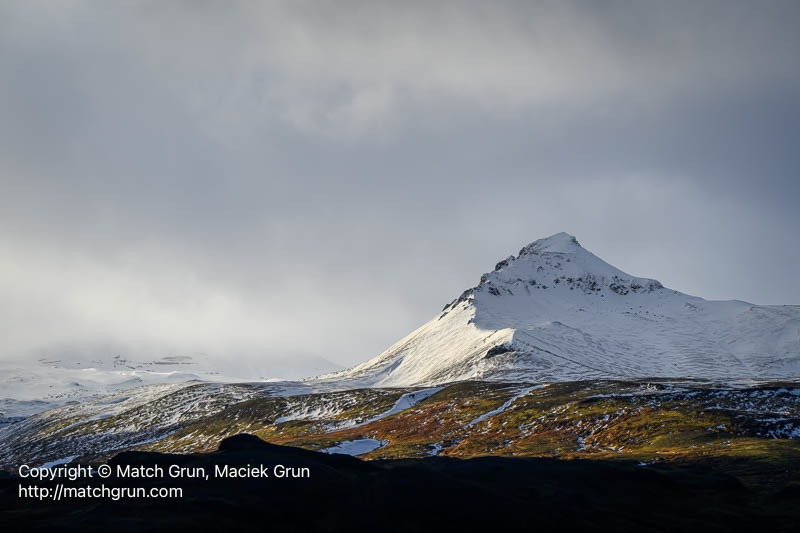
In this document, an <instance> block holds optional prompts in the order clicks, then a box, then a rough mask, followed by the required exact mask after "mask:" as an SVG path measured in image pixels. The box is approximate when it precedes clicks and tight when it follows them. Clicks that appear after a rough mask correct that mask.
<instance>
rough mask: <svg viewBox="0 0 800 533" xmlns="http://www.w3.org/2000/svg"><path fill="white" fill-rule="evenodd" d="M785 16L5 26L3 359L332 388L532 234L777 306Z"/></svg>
mask: <svg viewBox="0 0 800 533" xmlns="http://www.w3.org/2000/svg"><path fill="white" fill-rule="evenodd" d="M798 11H800V10H798V9H797V7H796V4H795V3H792V2H786V3H783V2H770V3H768V4H763V5H760V6H754V5H752V4H750V3H745V2H743V3H734V2H719V3H717V2H703V3H700V4H697V3H694V2H691V3H677V2H676V3H669V4H663V3H653V4H647V3H637V4H630V3H627V2H620V3H617V2H608V3H604V4H603V5H602V6H599V5H594V4H591V3H579V2H545V3H537V4H536V5H532V4H530V3H527V2H519V3H517V2H504V3H492V4H486V3H482V2H474V3H471V2H437V3H435V4H431V3H415V2H404V3H396V2H392V3H389V2H330V3H325V2H309V3H306V2H270V3H249V2H248V3H244V2H241V3H240V2H233V3H211V2H209V3H199V2H172V3H169V4H165V3H163V2H131V3H124V4H114V5H110V4H107V3H102V4H101V3H97V2H78V1H75V2H59V3H53V2H24V3H16V4H4V5H3V6H2V7H0V49H2V50H3V53H1V54H0V116H2V120H0V186H1V187H2V193H3V194H0V242H2V248H1V249H0V321H2V323H3V324H4V325H6V329H7V331H9V332H10V333H9V334H8V335H6V337H5V339H4V341H3V343H2V345H0V358H9V357H20V356H30V354H33V353H36V352H37V351H41V350H43V349H47V348H48V347H58V346H67V345H69V346H71V347H78V348H77V351H80V349H81V348H80V347H81V346H89V345H103V346H112V345H113V346H116V347H120V348H124V349H126V350H129V351H132V352H147V353H150V352H155V351H173V352H175V351H178V352H180V351H193V350H201V351H204V352H211V353H213V354H214V355H215V356H216V357H218V358H220V359H226V360H231V359H237V358H238V359H241V360H242V361H245V360H247V361H248V364H249V362H252V361H256V362H263V363H264V365H266V366H269V362H270V361H279V360H284V361H285V358H286V357H287V354H295V355H291V357H295V356H296V357H301V356H300V355H296V354H307V355H309V356H312V355H313V356H321V357H326V358H330V359H332V360H334V361H337V362H340V363H344V364H352V363H356V362H359V361H361V360H364V359H366V358H368V357H370V356H372V355H375V354H376V353H377V352H379V351H381V350H382V349H383V348H385V347H386V346H388V345H389V344H391V343H392V342H394V341H395V340H396V339H398V338H400V337H402V336H403V335H405V334H406V333H407V332H408V331H410V330H411V329H413V328H414V327H416V326H418V325H419V324H421V323H422V322H423V321H425V320H427V319H428V318H430V317H431V316H433V315H434V314H435V313H436V311H438V309H440V308H441V306H442V305H443V304H444V303H445V302H447V301H449V300H451V299H452V298H453V297H454V296H455V295H457V294H458V293H460V292H461V291H462V290H463V289H464V288H466V287H468V286H471V285H473V284H474V283H475V281H476V279H477V277H478V276H479V275H480V273H482V272H484V271H486V270H489V269H491V268H492V266H493V265H494V263H495V262H496V261H497V260H498V259H499V258H502V257H505V256H507V255H508V254H509V253H512V252H515V251H516V250H518V249H519V248H520V247H521V246H522V245H523V244H525V243H527V242H529V241H531V240H534V239H536V238H539V237H543V236H546V235H548V234H550V233H555V232H557V231H569V232H571V233H574V234H576V235H577V236H578V238H579V239H580V240H581V242H582V243H584V244H585V245H586V246H587V247H588V248H589V249H591V250H593V251H595V252H596V253H597V254H598V255H600V256H602V257H604V258H605V259H607V260H609V261H610V262H612V263H613V264H615V265H617V266H619V267H620V268H622V269H623V270H628V271H631V272H632V273H634V274H638V275H643V276H652V277H657V278H659V279H661V281H663V282H664V283H665V284H667V285H669V286H674V287H675V288H677V289H680V290H685V291H688V292H693V293H697V294H699V295H701V296H706V297H713V298H742V299H750V300H754V301H757V302H759V303H762V302H770V303H791V302H798V301H800V287H798V286H797V283H796V282H795V281H794V277H795V274H794V272H792V265H796V264H797V261H798V259H800V251H799V250H798V245H797V242H796V239H795V238H794V236H793V234H792V231H791V229H790V228H795V227H798V226H800V214H798V212H797V210H796V206H795V203H796V201H795V199H796V198H798V197H799V196H800V185H798V183H797V180H796V176H797V175H798V172H800V156H798V153H797V150H796V149H795V147H794V144H795V143H794V140H795V139H797V138H798V136H800V104H798V102H797V99H796V96H795V95H796V94H797V89H798V81H799V80H800V73H798V71H797V70H796V68H795V54H796V50H798V49H800V42H798V41H800V37H799V36H798V34H797V32H796V25H797V24H796V23H797V21H798ZM71 349H72V348H71ZM73 351H74V350H73ZM243 364H244V363H243Z"/></svg>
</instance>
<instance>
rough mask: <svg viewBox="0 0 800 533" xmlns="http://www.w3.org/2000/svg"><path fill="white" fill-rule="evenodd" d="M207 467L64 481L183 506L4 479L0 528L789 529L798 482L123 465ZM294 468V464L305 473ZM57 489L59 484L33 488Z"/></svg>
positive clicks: (607, 467) (490, 464)
mask: <svg viewBox="0 0 800 533" xmlns="http://www.w3.org/2000/svg"><path fill="white" fill-rule="evenodd" d="M155 464H158V465H161V466H162V467H164V468H166V467H167V466H168V465H178V466H179V467H188V468H190V469H191V471H195V467H203V468H204V469H205V470H206V471H207V472H209V473H210V474H211V477H210V479H208V480H205V479H194V478H186V477H184V478H181V479H170V478H169V477H168V476H165V477H160V478H157V479H132V478H128V479H124V480H121V479H115V478H114V477H111V478H108V479H106V480H100V479H97V478H95V479H92V480H87V479H80V480H77V481H74V482H70V481H65V482H63V483H64V485H65V486H69V487H78V486H82V485H86V484H93V485H99V484H100V483H101V482H102V483H104V484H105V485H106V486H107V487H123V486H124V487H146V488H148V489H149V488H151V487H154V486H156V487H169V486H174V487H181V488H182V489H183V497H182V498H155V499H151V498H123V499H120V500H119V501H113V500H111V499H109V498H105V499H64V500H62V501H53V500H52V499H46V500H42V501H39V500H37V499H31V498H28V499H21V498H19V493H18V490H19V489H18V486H19V485H20V483H22V484H23V485H27V484H29V483H33V481H31V480H21V479H20V478H18V477H16V476H11V475H8V474H6V475H4V476H3V477H2V479H0V506H1V507H0V516H2V522H5V523H7V524H15V528H19V529H24V530H51V529H52V530H61V531H63V530H68V531H69V530H89V531H91V530H102V531H151V530H172V531H175V530H186V529H195V530H197V529H198V528H199V529H200V530H203V529H206V528H208V527H210V526H214V527H215V528H219V527H248V528H257V529H258V530H275V531H345V530H348V531H350V530H352V531H357V530H359V529H365V530H366V528H369V530H376V531H429V530H440V531H454V530H456V528H475V527H480V528H493V529H494V528H498V527H525V528H527V529H537V530H542V531H549V530H569V529H572V528H577V527H581V528H587V530H589V531H597V530H598V529H599V530H613V531H733V530H742V528H752V530H753V531H788V530H791V529H793V528H796V527H797V524H798V523H800V487H794V488H793V487H791V486H790V487H785V486H784V487H783V488H781V489H780V490H778V491H769V490H766V489H765V490H763V491H761V490H753V489H748V488H745V487H744V486H743V485H742V484H741V483H740V482H739V481H738V480H737V479H736V478H735V477H732V476H730V475H727V474H724V473H721V472H719V471H718V470H716V469H712V468H710V467H707V466H697V465H695V466H692V465H680V466H678V465H659V466H644V467H643V466H638V465H637V464H635V463H629V462H609V461H603V462H601V461H591V460H559V459H550V458H501V457H483V458H474V459H467V460H464V459H455V458H445V457H439V458H437V457H431V458H426V459H404V460H387V461H371V462H365V461H361V460H359V459H355V458H352V457H349V456H344V455H327V454H323V453H318V452H313V451H309V450H303V449H299V448H292V447H286V446H277V445H273V444H268V443H266V442H264V441H262V440H260V439H258V438H256V437H253V436H250V435H237V436H235V437H231V438H228V439H226V440H224V441H223V442H222V444H221V446H220V449H219V451H216V452H213V453H208V454H193V455H173V454H161V453H154V452H125V453H121V454H119V455H117V456H116V457H115V458H113V459H112V460H111V461H109V465H111V466H112V467H113V468H114V469H115V470H116V466H117V465H131V466H134V467H136V466H141V465H155ZM262 464H263V465H268V466H270V467H272V466H274V465H277V464H280V465H283V466H284V467H295V468H302V467H306V468H308V469H309V470H308V471H309V472H310V473H311V477H310V478H275V477H269V478H266V479H265V478H247V479H243V478H237V479H231V478H221V479H220V478H215V477H214V475H213V473H214V465H231V466H244V465H251V466H255V465H262ZM298 472H299V470H298ZM38 484H39V485H40V486H46V487H53V486H54V485H55V483H54V482H38Z"/></svg>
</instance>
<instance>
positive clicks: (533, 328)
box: [325, 233, 800, 386]
mask: <svg viewBox="0 0 800 533" xmlns="http://www.w3.org/2000/svg"><path fill="white" fill-rule="evenodd" d="M632 245H634V246H635V244H633V243H632ZM720 268H724V266H723V265H721V266H720ZM799 374H800V306H760V305H753V304H750V303H747V302H743V301H738V300H729V301H709V300H705V299H703V298H699V297H696V296H690V295H687V294H683V293H680V292H678V291H674V290H671V289H669V288H666V287H664V286H663V285H662V284H661V283H660V282H658V281H656V280H653V279H647V278H640V277H636V276H631V275H630V274H627V273H625V272H622V271H621V270H619V269H617V268H615V267H613V266H612V265H609V264H608V263H606V262H605V261H603V260H602V259H600V258H599V257H597V256H595V255H594V254H592V253H591V252H589V251H588V250H586V249H584V248H583V247H582V246H581V245H580V244H579V243H578V241H577V239H576V238H575V237H573V236H572V235H569V234H567V233H558V234H555V235H552V236H550V237H548V238H545V239H540V240H537V241H535V242H533V243H531V244H529V245H527V246H525V247H524V248H522V250H520V252H519V254H518V256H517V257H514V256H510V257H508V258H506V259H504V260H502V261H500V262H499V263H498V264H497V266H496V267H495V269H494V271H492V272H490V273H488V274H484V275H483V276H482V277H481V280H480V283H479V284H478V285H477V286H476V287H473V288H471V289H467V290H466V291H464V293H463V294H461V295H460V296H459V297H458V298H456V299H455V300H453V301H452V302H451V303H449V304H447V305H446V306H445V307H444V309H443V310H442V312H441V314H439V315H438V316H436V317H434V318H433V319H432V320H431V321H429V322H428V323H426V324H425V325H423V326H422V327H420V328H419V329H417V330H416V331H414V332H412V333H411V334H410V335H408V336H407V337H405V338H403V339H401V340H400V341H398V342H397V343H395V344H394V345H392V346H391V347H390V348H389V349H387V350H386V351H385V352H383V353H382V354H380V355H379V356H378V357H376V358H374V359H372V360H370V361H367V362H365V363H363V364H361V365H358V366H356V367H354V368H351V369H349V370H346V371H343V372H339V373H336V374H332V375H329V376H325V378H326V379H333V380H354V381H357V382H359V383H361V384H365V385H373V386H400V385H419V384H433V383H444V382H450V381H456V380H464V379H497V380H509V381H514V380H529V381H563V380H577V379H584V378H600V377H603V378H635V377H690V378H714V379H716V378H734V379H735V378H773V377H790V376H797V375H799Z"/></svg>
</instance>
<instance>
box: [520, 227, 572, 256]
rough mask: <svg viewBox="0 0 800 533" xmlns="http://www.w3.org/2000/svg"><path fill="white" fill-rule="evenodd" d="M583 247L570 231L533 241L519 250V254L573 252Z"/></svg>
mask: <svg viewBox="0 0 800 533" xmlns="http://www.w3.org/2000/svg"><path fill="white" fill-rule="evenodd" d="M579 249H582V248H581V245H580V243H579V242H578V239H576V238H575V236H574V235H570V234H569V233H564V232H563V231H562V232H561V233H556V234H555V235H551V236H549V237H545V238H544V239H539V240H536V241H533V242H532V243H530V244H529V245H527V246H525V247H524V248H523V249H522V250H520V251H519V256H520V257H523V256H526V255H536V254H541V253H547V252H551V253H562V254H573V253H575V252H576V251H578V250H579Z"/></svg>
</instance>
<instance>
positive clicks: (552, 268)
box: [443, 233, 664, 311]
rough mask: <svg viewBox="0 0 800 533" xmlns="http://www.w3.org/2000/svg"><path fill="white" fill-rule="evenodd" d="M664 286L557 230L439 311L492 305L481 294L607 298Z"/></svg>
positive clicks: (525, 248) (572, 299)
mask: <svg viewBox="0 0 800 533" xmlns="http://www.w3.org/2000/svg"><path fill="white" fill-rule="evenodd" d="M663 288H664V287H663V286H662V285H661V283H659V282H658V281H656V280H653V279H649V278H640V277H636V276H631V275H630V274H627V273H625V272H623V271H622V270H620V269H618V268H616V267H614V266H612V265H610V264H608V263H606V262H605V261H603V260H602V259H600V258H599V257H597V256H596V255H594V254H593V253H591V252H590V251H588V250H586V249H585V248H583V247H582V246H581V245H580V244H579V243H578V240H577V239H576V238H575V237H574V236H572V235H570V234H568V233H557V234H555V235H552V236H550V237H547V238H545V239H539V240H537V241H534V242H532V243H531V244H529V245H527V246H525V247H524V248H522V250H520V252H519V256H517V257H514V256H513V255H512V256H509V257H507V258H506V259H504V260H502V261H500V262H499V263H497V265H495V268H494V270H493V271H492V272H488V273H486V274H484V275H483V276H481V279H480V283H479V284H478V286H477V287H473V288H472V289H468V290H466V291H464V293H462V294H461V296H460V297H459V298H457V299H456V300H454V301H453V302H451V303H450V304H448V305H447V306H445V308H444V309H443V311H447V310H448V308H452V307H453V306H455V304H457V303H459V302H463V301H467V300H469V301H470V302H475V303H476V305H478V302H480V301H484V303H487V304H488V305H490V306H491V302H487V301H486V299H485V298H481V295H483V294H488V295H491V296H494V297H501V296H503V295H508V296H514V295H517V296H519V295H520V294H524V295H526V296H535V294H534V292H536V293H537V294H538V296H539V297H541V294H539V293H538V291H546V290H551V291H552V290H556V291H557V293H562V291H576V290H577V291H578V292H577V293H574V294H571V295H569V296H567V295H565V294H563V293H562V296H563V297H564V298H562V299H566V300H569V301H575V295H577V294H582V295H590V296H598V297H602V298H605V297H606V294H607V293H608V294H609V295H617V296H626V295H629V294H649V293H652V292H654V291H657V290H660V289H663ZM532 291H534V292H532ZM478 307H479V309H480V306H479V305H478Z"/></svg>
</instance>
